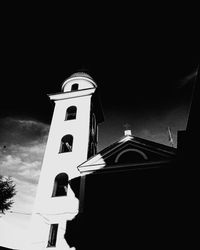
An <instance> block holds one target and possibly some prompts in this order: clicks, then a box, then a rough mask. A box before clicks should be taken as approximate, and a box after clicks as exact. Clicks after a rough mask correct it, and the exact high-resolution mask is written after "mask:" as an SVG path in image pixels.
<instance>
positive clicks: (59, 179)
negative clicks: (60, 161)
mask: <svg viewBox="0 0 200 250" xmlns="http://www.w3.org/2000/svg"><path fill="white" fill-rule="evenodd" d="M68 183H69V177H68V175H67V174H66V173H60V174H58V175H57V176H56V177H55V180H54V186H53V193H52V197H57V196H65V195H67V188H68Z"/></svg>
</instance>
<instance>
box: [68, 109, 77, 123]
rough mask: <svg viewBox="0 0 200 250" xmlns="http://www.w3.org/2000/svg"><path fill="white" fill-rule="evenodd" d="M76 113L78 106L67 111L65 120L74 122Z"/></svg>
mask: <svg viewBox="0 0 200 250" xmlns="http://www.w3.org/2000/svg"><path fill="white" fill-rule="evenodd" d="M76 111H77V108H76V106H71V107H69V108H68V109H67V111H66V116H65V120H73V119H76Z"/></svg>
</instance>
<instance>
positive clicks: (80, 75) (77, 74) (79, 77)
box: [62, 72, 97, 91]
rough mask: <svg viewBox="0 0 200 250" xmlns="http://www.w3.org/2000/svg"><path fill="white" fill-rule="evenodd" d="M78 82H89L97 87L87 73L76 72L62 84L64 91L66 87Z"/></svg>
mask: <svg viewBox="0 0 200 250" xmlns="http://www.w3.org/2000/svg"><path fill="white" fill-rule="evenodd" d="M77 80H86V81H87V82H90V84H92V86H93V87H95V88H96V87H97V85H96V83H95V81H94V79H93V78H92V77H91V76H90V75H89V74H87V73H85V72H75V73H73V74H72V75H70V76H69V77H68V78H67V79H66V80H65V81H64V82H63V84H62V90H63V91H64V89H65V86H66V85H67V84H68V83H69V82H71V83H72V81H77Z"/></svg>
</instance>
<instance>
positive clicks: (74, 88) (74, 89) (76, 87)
mask: <svg viewBox="0 0 200 250" xmlns="http://www.w3.org/2000/svg"><path fill="white" fill-rule="evenodd" d="M76 90H78V83H74V84H72V87H71V91H76Z"/></svg>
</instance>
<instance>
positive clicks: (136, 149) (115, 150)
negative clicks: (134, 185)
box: [78, 135, 176, 173]
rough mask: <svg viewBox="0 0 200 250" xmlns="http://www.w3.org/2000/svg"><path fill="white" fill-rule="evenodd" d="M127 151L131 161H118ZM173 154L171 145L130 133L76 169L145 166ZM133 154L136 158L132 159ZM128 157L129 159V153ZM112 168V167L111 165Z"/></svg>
mask: <svg viewBox="0 0 200 250" xmlns="http://www.w3.org/2000/svg"><path fill="white" fill-rule="evenodd" d="M127 152H130V154H132V157H131V161H127V160H125V161H124V162H123V161H120V162H119V161H118V160H119V158H120V157H121V156H122V155H123V154H124V153H127ZM137 155H140V156H141V159H142V160H141V159H139V161H138V157H137ZM175 155H176V149H175V148H173V147H169V146H166V145H163V144H160V143H156V142H153V141H149V140H146V139H143V138H139V137H135V136H132V135H126V136H123V137H122V138H120V139H119V140H118V141H116V142H114V143H112V144H111V145H109V146H108V147H106V148H104V149H103V150H101V151H100V152H99V153H98V154H96V155H95V156H93V157H91V158H89V159H88V160H87V161H86V162H84V163H83V164H81V165H80V166H78V170H79V171H80V172H81V173H83V172H93V171H96V170H102V169H105V168H108V167H109V166H114V167H117V166H118V165H120V166H121V165H124V166H125V165H128V166H130V165H132V166H136V165H137V166H142V165H145V166H146V165H149V164H150V165H152V164H160V163H161V162H167V161H169V160H172V159H174V157H175ZM135 156H136V158H135V159H134V157H135ZM128 157H129V160H130V155H129V156H128ZM109 168H110V167H109ZM112 169H114V168H113V167H112Z"/></svg>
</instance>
